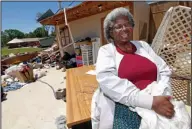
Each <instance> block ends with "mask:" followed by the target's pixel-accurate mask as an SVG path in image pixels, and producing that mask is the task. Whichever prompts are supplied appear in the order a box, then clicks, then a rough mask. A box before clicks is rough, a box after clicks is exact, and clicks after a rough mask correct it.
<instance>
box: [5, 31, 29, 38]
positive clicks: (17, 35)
mask: <svg viewBox="0 0 192 129" xmlns="http://www.w3.org/2000/svg"><path fill="white" fill-rule="evenodd" d="M4 32H5V33H6V35H8V36H9V38H10V39H11V40H12V39H14V38H24V37H25V34H24V33H23V32H21V31H20V30H16V29H9V30H5V31H4Z"/></svg>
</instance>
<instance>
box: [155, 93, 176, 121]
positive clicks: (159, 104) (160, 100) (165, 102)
mask: <svg viewBox="0 0 192 129" xmlns="http://www.w3.org/2000/svg"><path fill="white" fill-rule="evenodd" d="M152 109H153V110H154V111H155V112H156V113H158V114H160V115H162V116H165V117H167V118H169V119H171V118H172V117H173V115H174V113H175V111H174V106H173V105H172V103H171V102H170V97H169V96H154V97H153V105H152Z"/></svg>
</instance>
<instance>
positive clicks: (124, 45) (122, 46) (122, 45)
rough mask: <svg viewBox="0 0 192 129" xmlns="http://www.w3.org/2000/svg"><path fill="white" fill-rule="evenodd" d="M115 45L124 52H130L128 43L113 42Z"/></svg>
mask: <svg viewBox="0 0 192 129" xmlns="http://www.w3.org/2000/svg"><path fill="white" fill-rule="evenodd" d="M115 45H116V46H117V47H119V48H120V49H121V50H122V51H124V52H130V51H131V50H132V46H131V43H130V41H127V42H115Z"/></svg>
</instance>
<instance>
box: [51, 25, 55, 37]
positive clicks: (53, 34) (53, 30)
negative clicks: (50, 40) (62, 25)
mask: <svg viewBox="0 0 192 129" xmlns="http://www.w3.org/2000/svg"><path fill="white" fill-rule="evenodd" d="M50 36H56V32H55V27H52V28H51V34H50Z"/></svg>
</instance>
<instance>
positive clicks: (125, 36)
mask: <svg viewBox="0 0 192 129" xmlns="http://www.w3.org/2000/svg"><path fill="white" fill-rule="evenodd" d="M121 36H122V37H123V38H127V37H129V35H128V34H122V35H121Z"/></svg>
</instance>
